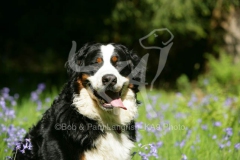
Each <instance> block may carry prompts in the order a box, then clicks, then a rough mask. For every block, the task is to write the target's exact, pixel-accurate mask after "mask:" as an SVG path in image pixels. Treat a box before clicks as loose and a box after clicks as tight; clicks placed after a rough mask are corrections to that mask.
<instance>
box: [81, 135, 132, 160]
mask: <svg viewBox="0 0 240 160" xmlns="http://www.w3.org/2000/svg"><path fill="white" fill-rule="evenodd" d="M95 145H96V149H92V150H89V151H87V152H85V153H84V157H85V159H86V160H129V159H131V156H130V155H131V153H130V152H131V148H132V147H133V146H134V144H133V142H132V141H130V140H129V139H128V137H127V135H126V134H125V133H121V134H118V133H116V132H115V131H107V133H106V135H105V136H104V137H103V136H101V137H100V138H99V139H98V140H96V142H95Z"/></svg>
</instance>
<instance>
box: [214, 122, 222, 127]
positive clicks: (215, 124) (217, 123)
mask: <svg viewBox="0 0 240 160" xmlns="http://www.w3.org/2000/svg"><path fill="white" fill-rule="evenodd" d="M213 125H214V126H216V127H220V126H221V125H222V123H221V122H219V121H217V122H215V123H214V124H213Z"/></svg>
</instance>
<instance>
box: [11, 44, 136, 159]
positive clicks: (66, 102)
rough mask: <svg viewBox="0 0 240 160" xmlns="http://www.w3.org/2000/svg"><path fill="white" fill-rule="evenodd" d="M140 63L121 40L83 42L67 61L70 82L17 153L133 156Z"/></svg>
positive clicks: (18, 156)
mask: <svg viewBox="0 0 240 160" xmlns="http://www.w3.org/2000/svg"><path fill="white" fill-rule="evenodd" d="M138 63H139V58H138V56H137V55H136V54H135V53H133V51H130V50H128V49H127V48H126V47H125V46H123V45H120V44H107V45H104V44H101V43H88V44H85V45H84V46H83V47H82V48H81V49H80V50H79V51H78V52H77V53H75V54H74V56H72V57H70V59H69V60H68V61H67V63H66V68H67V72H68V74H69V80H68V82H67V83H66V84H65V86H64V87H63V89H62V91H61V93H60V94H59V96H58V97H57V98H56V99H55V100H54V102H53V104H52V106H51V107H50V108H49V109H48V110H47V111H46V112H45V113H44V115H43V117H42V119H41V120H40V121H39V122H38V123H37V124H36V125H35V126H33V127H32V128H31V129H30V131H29V132H28V133H27V134H26V136H25V138H24V140H22V141H21V142H20V143H18V144H20V145H18V146H16V147H15V150H14V151H13V156H12V157H13V159H14V160H128V159H131V148H133V147H134V141H135V139H136V134H135V123H134V118H135V116H136V114H137V103H138V101H137V98H136V93H137V92H138V86H137V85H135V84H136V83H135V84H134V81H138V79H139V77H138V75H137V74H133V73H132V71H133V70H134V68H135V66H137V65H138ZM136 68H137V67H136ZM27 142H28V146H27V147H26V144H27ZM29 143H30V144H29ZM29 146H30V147H29Z"/></svg>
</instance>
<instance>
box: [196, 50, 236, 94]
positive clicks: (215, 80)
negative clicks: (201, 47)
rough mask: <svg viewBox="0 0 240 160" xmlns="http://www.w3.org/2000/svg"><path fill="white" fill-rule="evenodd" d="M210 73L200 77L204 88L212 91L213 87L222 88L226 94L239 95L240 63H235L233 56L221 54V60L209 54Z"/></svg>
mask: <svg viewBox="0 0 240 160" xmlns="http://www.w3.org/2000/svg"><path fill="white" fill-rule="evenodd" d="M206 57H207V59H208V68H209V71H208V72H207V73H206V74H204V75H201V76H200V77H199V82H200V84H199V85H201V86H202V87H204V88H205V89H208V90H212V87H215V88H221V89H222V90H223V91H224V92H228V93H239V92H240V86H239V85H238V84H239V82H240V71H239V69H240V63H237V62H234V59H233V57H232V56H231V55H229V54H225V53H221V54H220V55H219V58H215V57H214V56H212V55H210V54H208V55H207V56H206Z"/></svg>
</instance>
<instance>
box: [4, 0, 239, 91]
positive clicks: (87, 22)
mask: <svg viewBox="0 0 240 160" xmlns="http://www.w3.org/2000/svg"><path fill="white" fill-rule="evenodd" d="M239 17H240V1H239V0H229V1H224V0H204V1H197V0H189V1H168V0H142V1H140V0H119V1H110V0H105V1H92V0H90V1H83V0H77V1H76V0H73V1H71V2H67V1H61V0H58V1H56V0H51V1H46V0H42V1H39V2H36V1H29V0H22V1H5V2H3V3H2V4H1V6H0V23H1V25H0V77H1V78H0V88H2V87H4V86H8V87H10V88H11V90H12V91H13V92H20V91H23V90H24V91H26V92H27V93H28V92H29V91H31V90H33V89H34V88H35V87H36V85H37V84H38V83H41V82H43V83H46V84H47V85H56V86H62V85H63V83H64V82H65V81H66V80H67V74H66V70H65V68H64V64H65V62H66V61H67V58H68V54H69V51H70V49H71V45H72V41H73V40H74V41H76V42H77V47H78V49H80V47H81V46H82V45H83V44H84V43H87V42H92V41H96V42H102V43H111V42H114V43H121V44H124V45H126V46H127V47H128V48H129V49H133V50H134V51H135V52H137V53H138V54H139V55H140V57H142V56H143V55H145V54H146V53H149V54H150V57H149V59H148V66H147V67H148V70H147V77H146V78H147V80H146V81H147V82H148V84H150V82H151V80H152V79H153V78H154V76H155V74H156V71H157V67H158V61H159V50H154V49H151V50H146V49H144V48H142V47H141V45H140V44H139V39H140V38H142V37H144V36H146V35H147V34H149V33H150V32H151V31H152V30H154V29H159V28H168V29H169V30H170V31H171V32H172V34H173V35H174V39H173V46H172V47H171V49H170V52H169V56H168V59H167V63H166V65H165V68H164V69H163V72H162V73H161V74H160V76H159V77H158V79H157V80H156V82H155V84H154V87H155V88H162V89H175V88H177V87H179V85H178V83H181V82H182V81H191V82H194V81H195V80H197V79H198V77H199V75H202V74H205V73H207V72H209V67H208V66H209V65H208V63H209V59H211V58H212V59H213V57H214V58H217V60H218V59H219V57H220V55H225V56H226V55H227V57H230V60H229V61H227V62H229V63H228V64H227V65H229V67H231V65H232V64H235V63H238V62H239V60H240V18H239ZM168 39H169V34H168V33H166V32H163V33H162V35H160V36H158V37H157V39H154V40H153V39H152V38H149V39H147V42H146V43H147V45H149V46H151V45H154V46H162V42H164V41H166V40H168ZM223 59H226V58H223ZM149 62H151V63H149ZM224 67H226V66H216V68H215V69H217V68H219V69H220V70H223V69H224ZM226 74H228V73H226ZM225 76H226V75H224V77H225ZM179 77H180V80H178V79H179ZM220 79H221V77H220ZM223 79H224V78H223ZM178 81H179V82H178ZM220 81H221V80H220ZM223 83H225V81H224V80H223ZM180 86H181V85H180Z"/></svg>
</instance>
